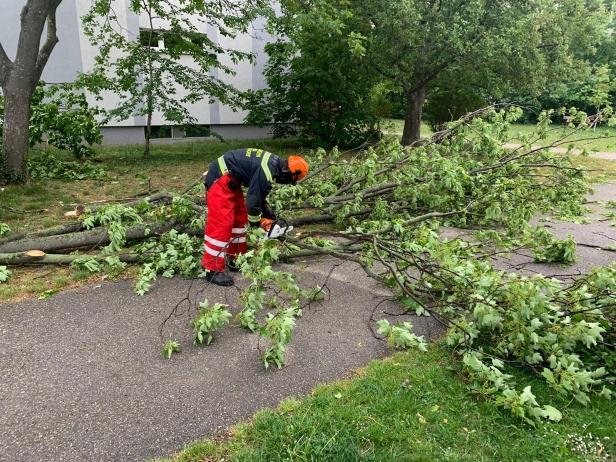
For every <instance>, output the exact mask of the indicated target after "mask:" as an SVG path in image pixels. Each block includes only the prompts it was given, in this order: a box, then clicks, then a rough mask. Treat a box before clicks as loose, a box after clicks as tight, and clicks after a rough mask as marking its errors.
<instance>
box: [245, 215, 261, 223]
mask: <svg viewBox="0 0 616 462" xmlns="http://www.w3.org/2000/svg"><path fill="white" fill-rule="evenodd" d="M261 215H263V214H261V213H260V214H259V215H248V221H252V222H253V223H256V222H257V221H261Z"/></svg>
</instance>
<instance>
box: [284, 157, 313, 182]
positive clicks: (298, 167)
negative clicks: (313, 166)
mask: <svg viewBox="0 0 616 462" xmlns="http://www.w3.org/2000/svg"><path fill="white" fill-rule="evenodd" d="M288 163H289V172H291V175H292V177H293V181H299V180H301V179H303V178H304V177H305V176H306V175H308V170H310V167H308V162H306V160H305V159H304V158H303V157H300V156H289V159H288Z"/></svg>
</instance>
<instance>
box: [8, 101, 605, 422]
mask: <svg viewBox="0 0 616 462" xmlns="http://www.w3.org/2000/svg"><path fill="white" fill-rule="evenodd" d="M520 115H521V111H520V110H519V109H516V108H510V109H507V110H505V109H499V108H495V107H491V108H486V109H483V110H481V111H477V112H475V113H473V114H469V115H468V116H466V117H464V118H463V119H461V120H459V121H457V122H454V123H452V124H451V125H450V126H449V127H448V128H447V129H446V130H444V131H442V132H439V133H436V134H435V135H434V136H433V137H432V138H431V139H430V140H428V141H427V142H425V143H423V144H422V145H418V146H414V147H410V148H403V147H401V146H400V145H399V144H398V142H397V141H395V140H391V141H384V142H382V143H380V144H379V145H377V146H374V147H371V148H368V149H364V150H361V151H358V152H355V153H340V152H338V151H337V150H335V149H334V150H333V151H332V152H330V153H326V152H325V151H323V150H320V151H318V152H316V153H315V154H314V156H313V157H312V158H311V159H310V160H311V167H312V171H313V173H312V174H311V175H310V176H309V177H308V178H307V179H306V180H305V181H303V182H302V183H301V184H299V185H296V186H285V187H280V188H275V189H274V191H273V193H272V194H271V197H270V203H271V205H272V206H273V207H274V208H275V209H277V210H278V211H280V212H283V214H284V215H285V218H286V219H287V221H289V222H291V223H292V224H294V225H296V226H299V225H303V224H323V226H320V227H319V228H318V229H317V230H316V231H311V232H300V233H298V235H296V236H293V237H290V238H288V239H287V240H285V242H272V241H259V240H258V237H259V236H258V234H259V233H258V231H257V232H255V233H252V234H251V235H250V239H251V240H252V243H253V249H252V250H251V251H250V252H249V253H248V254H247V255H245V256H244V257H242V259H241V262H240V263H241V269H242V273H243V275H244V276H246V277H247V278H248V279H249V281H251V284H250V285H249V287H248V288H247V289H246V290H245V291H244V292H243V293H242V295H241V297H240V303H241V305H242V311H241V313H240V315H239V316H238V321H239V322H240V324H241V325H242V326H244V327H245V328H247V329H248V330H250V331H253V332H258V333H260V334H261V335H263V336H266V337H267V338H269V339H270V340H271V344H270V348H269V349H268V350H267V351H266V352H265V353H264V355H263V359H264V362H265V365H266V366H269V365H270V364H272V363H273V364H276V365H278V366H279V367H280V366H282V364H284V352H285V347H286V345H287V344H288V343H289V342H290V341H291V336H292V335H291V334H292V329H293V326H294V324H295V318H296V317H297V316H299V315H301V311H302V307H303V306H304V305H305V303H309V302H311V301H313V300H315V299H316V298H317V297H318V296H319V293H320V292H322V288H317V289H316V290H311V291H305V290H301V289H300V288H299V287H298V286H297V283H296V280H295V277H294V276H293V275H292V274H290V273H288V272H281V271H277V270H276V269H275V263H276V262H277V261H278V260H280V259H281V258H290V259H292V258H294V257H297V256H307V255H329V256H332V257H335V258H338V259H342V260H348V261H353V262H356V263H357V264H359V265H361V266H362V268H364V270H365V271H366V273H367V274H369V275H370V276H371V277H373V278H375V279H377V280H379V281H381V282H383V283H384V284H386V285H388V286H390V287H391V288H392V289H393V290H394V291H395V293H396V295H397V296H398V297H399V299H400V300H401V302H402V303H403V304H404V306H405V307H406V308H407V309H408V310H409V312H412V313H415V314H417V315H425V316H433V317H435V318H436V319H437V320H438V321H439V322H440V323H442V324H443V325H444V326H446V327H447V329H448V335H447V342H448V343H449V344H450V345H451V347H452V349H453V350H454V351H455V353H456V355H457V357H459V358H460V367H461V368H462V369H463V370H464V371H465V373H466V374H467V375H468V377H469V378H470V379H471V386H472V388H473V389H474V390H475V391H477V392H479V393H481V394H483V395H484V396H487V397H489V398H491V399H493V400H494V402H495V403H497V404H498V405H500V406H502V407H505V408H507V409H511V411H512V412H513V413H514V414H516V415H518V416H519V417H521V418H523V419H525V420H526V421H528V422H530V423H534V422H536V421H537V420H539V419H542V418H546V419H552V420H558V419H559V418H560V413H559V411H558V410H556V409H555V408H553V407H551V406H545V405H541V404H539V403H537V402H536V400H535V397H534V396H533V394H532V392H531V389H530V387H529V386H526V387H524V386H521V385H520V384H519V383H518V380H517V379H516V378H515V377H516V376H518V375H519V374H516V373H515V370H516V369H526V370H528V371H532V372H533V373H536V374H538V375H540V376H541V377H543V378H544V379H545V380H546V381H547V382H548V383H549V384H550V386H552V387H553V388H554V389H555V390H556V391H557V392H559V393H561V394H562V395H563V396H571V397H573V398H575V399H577V400H578V401H580V402H582V403H586V402H588V400H589V399H590V397H591V396H593V395H594V394H602V395H604V396H610V395H611V394H612V392H613V389H614V367H615V365H616V355H615V353H614V351H615V348H614V346H615V344H616V332H615V329H614V321H615V318H616V311H615V308H614V307H615V306H616V277H615V276H616V266H614V267H606V268H598V269H596V270H595V271H593V272H592V273H591V274H589V275H586V276H584V277H580V278H579V279H577V280H576V281H574V282H573V283H570V282H569V283H565V281H559V280H557V279H553V278H545V277H543V276H533V277H524V276H520V275H516V274H510V273H506V272H503V271H498V270H496V269H495V268H494V267H493V265H492V259H493V257H494V256H495V255H500V254H502V253H506V252H509V251H512V250H514V249H518V248H520V247H531V248H533V250H535V252H536V254H537V256H538V258H540V259H542V260H544V261H545V260H549V261H562V262H570V261H571V260H572V258H573V257H572V253H573V252H574V244H573V243H571V242H568V241H556V240H555V239H554V238H553V237H552V236H551V235H549V233H547V232H546V231H545V230H544V229H536V228H533V227H531V225H530V220H531V218H533V217H534V216H537V215H538V214H551V215H554V216H558V217H564V218H569V217H576V216H577V217H579V216H581V215H583V213H584V211H585V210H584V207H583V204H584V202H585V200H586V196H587V194H588V193H589V191H590V188H589V186H588V183H587V179H586V172H585V171H584V170H582V169H580V168H577V167H575V166H574V165H573V164H572V162H571V158H570V156H562V155H557V154H554V153H553V152H552V151H551V150H550V149H551V148H553V147H557V146H562V145H567V144H569V143H570V137H571V136H573V135H577V134H578V133H577V132H574V133H573V134H572V133H570V134H568V135H566V136H563V138H561V139H559V140H557V141H555V142H553V143H550V144H549V145H547V146H545V143H544V147H541V148H537V147H536V145H537V144H538V143H541V142H543V141H544V140H545V139H547V137H548V135H549V134H550V130H552V129H551V123H550V117H551V116H552V115H553V113H552V112H548V113H545V114H543V116H542V117H541V119H540V122H539V124H538V126H537V130H536V132H535V133H534V134H532V135H527V136H522V137H520V136H514V135H511V123H512V122H513V121H515V120H516V119H517V118H518V117H519V116H520ZM576 117H577V118H578V119H579V120H578V121H577V125H576V126H578V127H579V128H578V131H581V130H583V129H584V127H585V126H587V125H588V120H587V118H586V116H585V115H584V114H581V113H579V114H577V116H576ZM514 138H515V139H516V141H517V142H518V143H519V144H520V147H519V148H516V149H507V148H505V147H504V146H505V145H506V144H507V143H508V142H510V141H511V140H512V139H514ZM592 138H594V135H593V134H591V135H589V137H588V139H592ZM582 141H583V140H582ZM200 196H202V194H199V195H198V196H194V195H191V193H190V192H188V193H186V194H181V195H171V194H167V193H160V194H158V195H155V196H151V197H148V198H145V199H142V200H139V201H138V202H135V203H129V204H124V205H117V204H116V205H110V206H106V207H101V208H99V209H96V210H90V211H88V212H87V213H86V214H85V215H84V216H83V217H82V219H81V220H80V221H79V222H77V223H74V224H70V225H66V226H64V227H59V228H54V229H52V230H46V231H44V232H41V233H35V234H30V235H23V236H9V237H8V238H5V239H4V240H1V241H0V264H2V265H12V264H33V263H36V264H38V263H71V264H73V265H75V266H78V267H80V268H82V269H83V268H85V269H88V270H90V271H94V272H99V271H120V270H121V269H122V265H124V264H125V263H126V262H141V263H142V272H141V276H140V278H139V280H138V282H137V286H136V290H137V291H138V293H140V294H144V293H145V292H147V290H148V289H149V288H150V286H151V284H152V283H153V281H154V280H155V278H156V276H157V275H158V274H162V275H163V276H166V277H171V276H173V275H175V274H180V275H182V276H185V277H197V276H198V275H199V274H200V271H201V270H200V267H199V264H198V262H199V257H200V253H201V239H200V237H199V236H200V235H201V233H202V230H203V217H204V212H205V211H204V208H203V206H202V201H201V200H200ZM444 228H448V229H451V228H454V229H458V230H464V233H465V236H461V237H460V238H455V239H446V238H445V237H443V235H442V233H441V231H442V230H443V229H444ZM75 249H87V250H88V251H92V250H94V249H102V250H101V251H100V252H99V253H96V254H93V255H78V254H68V253H67V251H72V250H75ZM32 250H38V251H42V252H40V253H43V252H45V254H43V255H40V254H39V255H35V256H32V255H28V253H29V251H32ZM24 252H25V253H24ZM270 289H274V292H273V293H275V294H276V296H274V297H266V296H265V294H266V293H267V292H268V290H270ZM263 309H268V310H270V313H269V315H268V316H267V318H266V319H265V320H264V321H259V319H260V318H259V317H258V316H257V314H258V312H259V311H261V310H263ZM229 319H230V314H229V313H228V312H227V311H226V309H225V307H223V306H222V305H212V306H210V305H209V304H208V303H207V301H206V302H203V303H202V304H201V309H200V310H199V313H198V316H197V318H196V319H195V320H194V322H193V325H194V328H195V338H196V341H197V343H209V342H211V341H212V340H213V339H214V337H213V336H212V331H213V330H215V329H217V328H220V327H222V326H223V325H225V324H226V323H227V322H228V321H229ZM378 331H379V333H380V334H381V335H382V336H384V337H386V338H387V339H388V340H389V342H390V344H391V345H393V346H395V347H401V348H406V347H416V348H423V347H424V345H425V342H424V340H423V338H421V337H417V336H415V335H414V334H413V332H412V325H411V324H410V323H408V322H406V323H400V324H397V325H391V324H390V323H389V322H387V321H380V322H379V323H378ZM178 350H179V345H177V343H176V342H174V341H169V342H167V344H166V347H165V351H164V354H165V355H166V356H171V355H172V354H173V352H176V351H178Z"/></svg>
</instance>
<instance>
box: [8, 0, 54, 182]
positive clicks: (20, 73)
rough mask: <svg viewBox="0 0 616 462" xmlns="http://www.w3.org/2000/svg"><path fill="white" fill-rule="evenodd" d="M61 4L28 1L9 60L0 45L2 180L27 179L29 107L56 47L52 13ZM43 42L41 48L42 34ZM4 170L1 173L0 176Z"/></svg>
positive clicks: (36, 0) (52, 0)
mask: <svg viewBox="0 0 616 462" xmlns="http://www.w3.org/2000/svg"><path fill="white" fill-rule="evenodd" d="M61 2H62V0H28V1H27V2H26V5H25V6H24V7H23V9H22V11H21V17H20V23H21V29H20V33H19V41H18V44H17V52H16V54H15V59H14V60H11V59H10V58H9V57H8V55H7V53H6V51H5V49H4V47H3V46H2V43H0V85H1V86H2V93H3V95H4V124H3V125H4V126H3V136H2V157H3V159H2V163H3V164H4V166H3V168H2V169H0V174H2V176H4V177H5V180H9V181H12V180H18V181H24V180H26V179H27V175H28V172H27V167H26V160H27V153H28V131H29V123H30V104H31V102H32V96H33V95H34V92H35V90H36V86H37V84H38V82H39V81H40V79H41V75H42V73H43V69H44V68H45V66H46V65H47V61H48V60H49V57H50V56H51V53H52V51H53V49H54V48H55V46H56V44H57V43H58V35H57V29H56V10H57V9H58V6H59V5H60V3H61ZM45 32H46V39H45V42H44V43H43V45H42V46H41V40H42V36H43V34H44V33H45ZM3 170H4V172H3Z"/></svg>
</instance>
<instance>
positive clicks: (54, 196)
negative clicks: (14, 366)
mask: <svg viewBox="0 0 616 462" xmlns="http://www.w3.org/2000/svg"><path fill="white" fill-rule="evenodd" d="M246 146H252V147H256V148H262V149H267V150H269V151H272V152H274V153H278V154H281V155H286V154H289V153H292V152H302V149H301V147H300V146H299V145H298V143H297V141H295V140H284V141H280V140H256V141H245V140H244V141H229V142H199V143H185V144H174V145H153V146H152V152H151V156H150V158H149V159H147V160H146V159H143V151H142V147H141V146H123V147H100V148H98V150H97V153H98V155H97V161H100V166H101V167H103V168H104V169H105V170H106V171H107V172H108V175H107V178H105V179H103V180H82V181H62V180H36V181H33V182H32V183H31V184H28V185H23V186H6V187H4V188H0V223H7V224H8V225H9V226H10V227H11V229H12V230H13V232H28V231H36V230H40V229H42V228H46V227H50V226H54V225H57V224H61V223H64V222H66V218H64V212H66V211H68V210H72V209H74V208H75V206H76V205H77V204H83V203H88V202H93V201H101V200H110V199H121V198H126V197H131V196H133V195H135V194H140V193H144V192H147V191H148V189H150V190H152V191H155V190H165V191H175V192H179V191H182V190H184V189H186V187H187V186H188V185H189V184H191V183H192V182H194V181H195V180H198V179H199V178H200V177H201V175H202V173H203V172H205V171H206V170H207V169H208V165H209V163H210V161H211V160H213V159H215V158H217V157H218V156H220V155H221V154H222V153H224V152H226V151H228V150H230V149H234V148H239V147H246ZM57 154H58V155H59V156H61V157H63V158H66V159H67V160H73V158H72V157H71V155H70V154H68V153H61V152H58V153H57ZM32 155H34V156H36V155H37V153H36V152H35V153H33V154H32ZM11 272H12V274H11V279H10V280H9V282H8V283H0V302H3V301H15V300H19V299H22V298H29V297H35V296H46V295H50V294H52V293H54V292H55V291H58V290H60V289H64V288H68V287H72V286H77V285H81V284H84V283H86V282H89V283H93V282H97V281H100V279H101V276H100V275H99V276H96V275H94V276H93V275H89V274H84V273H82V272H78V271H74V270H72V269H70V268H67V267H29V268H12V269H11ZM134 274H136V272H135V271H134V270H133V271H130V270H129V271H128V272H127V273H125V274H124V277H131V276H133V275H134Z"/></svg>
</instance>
